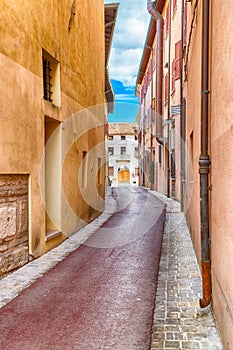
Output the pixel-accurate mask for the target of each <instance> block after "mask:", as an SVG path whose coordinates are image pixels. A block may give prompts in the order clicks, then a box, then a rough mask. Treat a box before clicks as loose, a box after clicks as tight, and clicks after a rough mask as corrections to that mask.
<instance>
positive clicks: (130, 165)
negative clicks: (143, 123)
mask: <svg viewBox="0 0 233 350" xmlns="http://www.w3.org/2000/svg"><path fill="white" fill-rule="evenodd" d="M108 135H109V136H108V176H109V178H110V179H111V181H112V184H113V185H114V184H117V183H118V182H129V183H131V184H138V138H137V124H136V123H109V130H108Z"/></svg>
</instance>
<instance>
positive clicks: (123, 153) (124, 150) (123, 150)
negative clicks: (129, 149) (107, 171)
mask: <svg viewBox="0 0 233 350" xmlns="http://www.w3.org/2000/svg"><path fill="white" fill-rule="evenodd" d="M125 154H126V147H121V155H122V156H123V155H125Z"/></svg>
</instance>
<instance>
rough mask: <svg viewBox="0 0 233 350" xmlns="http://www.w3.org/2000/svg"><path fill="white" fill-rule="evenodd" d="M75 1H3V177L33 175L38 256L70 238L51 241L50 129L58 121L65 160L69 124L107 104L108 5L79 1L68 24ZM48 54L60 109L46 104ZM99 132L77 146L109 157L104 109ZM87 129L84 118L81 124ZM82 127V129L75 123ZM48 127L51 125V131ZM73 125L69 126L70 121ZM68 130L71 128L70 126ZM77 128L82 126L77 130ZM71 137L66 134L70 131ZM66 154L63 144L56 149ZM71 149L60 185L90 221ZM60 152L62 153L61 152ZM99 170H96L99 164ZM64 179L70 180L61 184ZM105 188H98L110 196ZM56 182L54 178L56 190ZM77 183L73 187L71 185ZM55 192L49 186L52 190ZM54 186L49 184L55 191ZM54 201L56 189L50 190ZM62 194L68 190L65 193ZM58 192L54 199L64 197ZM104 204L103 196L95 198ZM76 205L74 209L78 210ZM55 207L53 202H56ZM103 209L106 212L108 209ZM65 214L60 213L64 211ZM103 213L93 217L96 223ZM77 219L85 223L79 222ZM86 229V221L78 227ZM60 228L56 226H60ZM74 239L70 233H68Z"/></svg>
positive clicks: (32, 237)
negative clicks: (44, 169)
mask: <svg viewBox="0 0 233 350" xmlns="http://www.w3.org/2000/svg"><path fill="white" fill-rule="evenodd" d="M71 5H72V1H68V2H67V1H59V2H57V1H55V0H51V1H45V0H40V1H23V0H21V1H20V0H19V1H4V2H2V3H1V13H0V29H1V30H0V75H1V82H0V124H1V128H0V133H1V134H0V150H1V162H0V173H5V174H17V173H19V174H29V175H30V180H29V204H30V205H29V251H30V254H31V255H33V256H34V257H37V256H39V255H41V254H43V253H44V252H45V251H47V250H48V249H51V248H52V247H53V246H55V245H57V244H58V243H59V242H61V241H62V240H63V239H64V238H65V235H63V236H60V237H59V238H57V239H53V240H51V241H48V242H46V241H45V235H46V216H45V211H44V207H43V201H42V198H41V192H42V193H43V191H44V189H43V188H42V189H41V186H40V182H39V176H40V170H41V159H42V155H43V150H44V144H45V130H47V133H48V132H49V129H50V126H49V124H48V117H49V118H52V119H54V121H57V125H58V126H59V124H60V126H59V130H57V131H56V132H57V133H58V134H59V133H60V137H61V140H60V143H61V144H60V147H61V148H62V149H61V155H60V158H59V157H58V158H59V159H57V162H56V166H59V162H60V161H62V160H63V156H64V154H63V148H64V145H63V143H62V142H63V141H62V137H63V136H62V135H63V134H64V129H63V124H65V123H60V122H62V121H66V120H68V118H69V117H70V116H71V115H72V114H73V115H76V112H77V111H80V110H81V109H82V108H83V107H90V106H92V105H95V104H97V105H98V104H100V105H102V104H103V102H104V4H103V1H101V0H98V1H96V2H95V3H94V5H93V1H92V0H80V1H77V4H76V11H75V13H76V14H75V16H74V17H73V21H72V23H71V28H70V31H69V30H68V23H69V18H70V13H71ZM42 49H44V50H46V52H48V53H49V54H50V55H51V56H52V57H53V58H55V59H56V60H57V61H58V62H59V63H60V90H61V99H60V103H61V106H59V107H57V106H54V105H53V104H51V103H49V102H47V101H44V100H43V80H42V79H43V70H42ZM95 115H96V117H95V118H96V120H97V121H96V122H95V123H94V124H95V125H94V126H97V128H94V130H93V131H92V132H91V136H90V133H89V132H87V133H86V135H84V136H83V138H82V140H81V141H80V140H79V141H77V142H78V151H79V152H82V150H86V151H87V152H89V150H90V149H91V148H92V147H94V146H95V145H96V144H98V143H100V142H101V144H102V147H101V150H102V148H103V154H104V144H103V142H104V127H103V125H104V110H103V108H102V107H100V109H99V110H98V112H97V113H95ZM77 120H78V123H82V120H83V121H85V119H82V117H80V116H79V117H76V121H77ZM76 124H77V123H76ZM45 125H46V126H45ZM67 125H70V124H69V123H67ZM67 125H66V126H67ZM74 128H78V129H79V128H80V125H75V127H73V128H72V133H75V130H74ZM66 132H67V129H66ZM57 147H58V148H59V142H58V143H57ZM75 147H77V145H75V146H73V147H71V149H70V151H69V152H68V155H67V157H66V159H71V158H72V162H69V161H67V160H66V161H65V163H64V166H63V169H62V172H60V175H58V178H57V177H56V181H55V182H56V183H61V181H63V184H64V189H63V190H64V192H65V193H66V198H67V201H68V203H69V201H71V202H72V203H71V206H72V207H74V210H77V212H76V214H78V217H79V216H81V217H85V218H86V221H88V220H89V219H90V215H89V214H90V209H89V206H88V205H85V204H83V201H82V199H81V196H80V193H79V189H78V184H77V181H74V179H75V176H76V174H77V172H78V167H79V165H80V156H79V154H78V152H77V151H76V153H75V152H74V148H75ZM55 153H56V151H55ZM95 166H97V165H95ZM62 179H63V180H62ZM102 183H103V185H101V184H100V185H98V190H99V191H100V192H101V195H102V197H103V196H104V180H103V181H102ZM51 184H52V180H51V179H50V185H51ZM71 184H72V185H71ZM47 187H48V186H47ZM49 188H50V186H49ZM51 191H52V195H53V194H54V193H55V192H56V190H51ZM61 192H62V191H61ZM59 197H60V194H59V193H57V194H56V197H55V198H57V199H58V198H59ZM96 200H97V201H98V200H99V199H98V198H97V199H96ZM73 203H75V204H74V205H73ZM51 205H53V204H51ZM97 207H98V208H99V207H100V208H102V209H103V203H102V202H101V203H100V205H99V206H98V205H97ZM55 208H57V210H58V211H60V210H61V212H60V213H59V216H60V219H59V220H60V224H61V227H58V229H61V228H62V226H63V224H62V222H64V220H65V219H66V217H65V212H64V211H63V203H62V202H61V203H60V204H56V206H55ZM59 208H60V209H59ZM98 212H99V211H97V210H96V211H94V212H91V218H93V217H94V216H96V215H97V214H98ZM77 221H78V220H77ZM75 225H76V226H75V227H80V223H77V222H76V223H75ZM56 226H57V225H56ZM66 235H67V233H66Z"/></svg>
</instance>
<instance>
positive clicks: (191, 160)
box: [185, 4, 201, 261]
mask: <svg viewBox="0 0 233 350" xmlns="http://www.w3.org/2000/svg"><path fill="white" fill-rule="evenodd" d="M189 5H190V6H189V7H188V19H189V21H188V31H187V37H189V32H190V30H191V28H190V25H191V20H192V17H193V9H192V8H191V4H189ZM185 91H186V92H185V95H186V99H187V104H186V105H187V110H186V140H187V142H186V150H187V151H188V154H187V162H186V174H187V177H186V186H187V187H186V188H187V192H186V202H185V211H186V218H187V223H188V226H189V230H190V234H191V237H192V241H193V244H194V248H195V251H196V255H197V258H198V260H199V261H200V252H201V251H200V249H201V248H200V200H199V198H200V186H199V181H200V180H199V165H198V160H199V156H200V117H201V6H200V4H199V6H198V8H197V14H196V20H195V25H194V28H193V33H192V38H191V45H190V48H189V56H188V61H187V81H186V83H185ZM192 140H193V141H192ZM191 143H192V145H191Z"/></svg>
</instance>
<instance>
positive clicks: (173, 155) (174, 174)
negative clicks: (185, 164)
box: [171, 149, 176, 179]
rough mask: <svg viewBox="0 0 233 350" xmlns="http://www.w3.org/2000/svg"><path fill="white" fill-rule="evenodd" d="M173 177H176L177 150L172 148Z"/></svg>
mask: <svg viewBox="0 0 233 350" xmlns="http://www.w3.org/2000/svg"><path fill="white" fill-rule="evenodd" d="M171 178H172V179H175V178H176V161H175V150H174V149H172V150H171Z"/></svg>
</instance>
